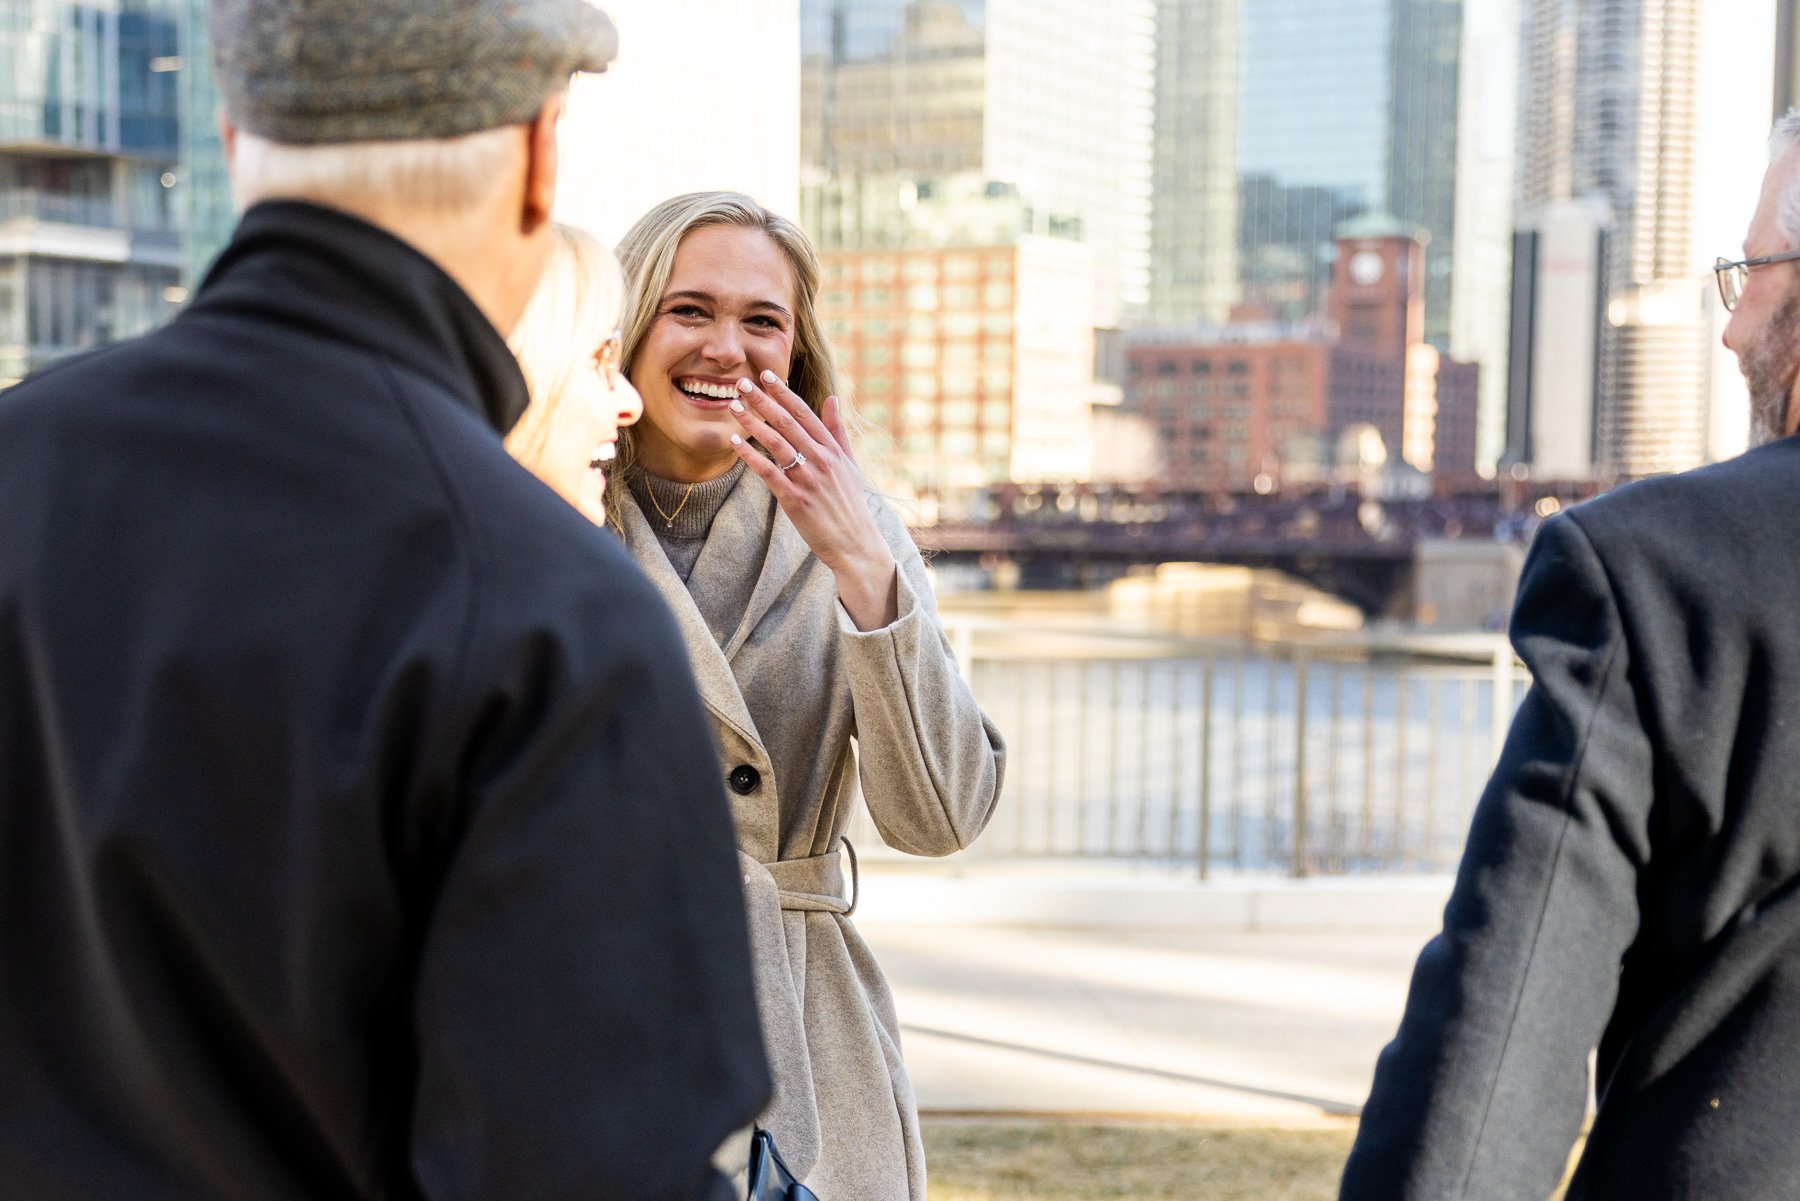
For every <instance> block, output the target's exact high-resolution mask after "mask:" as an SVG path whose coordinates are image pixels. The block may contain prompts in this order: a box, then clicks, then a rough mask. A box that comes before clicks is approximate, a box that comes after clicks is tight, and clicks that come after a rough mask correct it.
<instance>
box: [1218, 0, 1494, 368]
mask: <svg viewBox="0 0 1800 1201" xmlns="http://www.w3.org/2000/svg"><path fill="white" fill-rule="evenodd" d="M1240 19H1241V22H1242V38H1243V61H1242V91H1241V96H1240V101H1239V110H1238V137H1237V160H1238V171H1239V174H1240V180H1241V196H1240V206H1241V213H1240V218H1239V231H1240V233H1239V255H1240V272H1241V279H1242V289H1243V298H1244V300H1246V301H1247V302H1249V303H1251V304H1255V305H1259V306H1266V307H1268V308H1270V309H1273V310H1274V312H1275V314H1276V315H1277V316H1279V317H1282V318H1284V319H1288V320H1299V319H1304V318H1306V317H1310V316H1312V315H1313V314H1315V313H1318V312H1320V311H1321V310H1322V308H1323V298H1324V288H1325V284H1326V282H1327V280H1328V278H1329V276H1330V256H1331V245H1332V237H1333V234H1334V231H1335V230H1336V229H1337V227H1338V226H1339V225H1341V224H1343V223H1344V222H1346V221H1348V220H1350V219H1352V218H1355V217H1359V216H1365V215H1386V216H1392V217H1396V218H1399V219H1400V220H1401V221H1402V222H1404V223H1406V224H1407V225H1409V226H1411V227H1414V228H1416V229H1419V230H1422V231H1423V232H1424V233H1425V234H1427V235H1428V236H1429V239H1430V244H1429V246H1428V248H1427V250H1426V262H1427V264H1428V267H1427V277H1426V285H1425V296H1426V300H1425V335H1426V338H1427V340H1429V341H1431V342H1432V343H1434V344H1435V345H1437V346H1439V347H1440V348H1442V347H1447V346H1448V344H1449V338H1450V327H1451V322H1450V278H1451V273H1452V271H1453V268H1454V254H1453V246H1454V241H1455V239H1454V225H1455V213H1454V206H1455V176H1456V142H1457V115H1458V110H1457V83H1458V79H1457V63H1458V56H1459V52H1460V49H1461V45H1460V42H1461V37H1462V0H1254V3H1246V4H1244V5H1243V7H1242V10H1241V17H1240Z"/></svg>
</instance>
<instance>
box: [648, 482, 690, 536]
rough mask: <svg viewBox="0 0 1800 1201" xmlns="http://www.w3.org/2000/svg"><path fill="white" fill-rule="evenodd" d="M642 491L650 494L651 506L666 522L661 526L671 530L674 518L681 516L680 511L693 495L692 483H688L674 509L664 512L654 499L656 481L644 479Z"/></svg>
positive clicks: (685, 506) (673, 525) (673, 526)
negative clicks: (671, 511) (670, 511)
mask: <svg viewBox="0 0 1800 1201" xmlns="http://www.w3.org/2000/svg"><path fill="white" fill-rule="evenodd" d="M644 491H645V492H648V493H649V494H650V506H651V508H653V509H655V510H656V512H657V515H658V516H660V517H661V518H662V519H663V521H664V522H666V523H667V524H666V525H664V526H663V528H664V529H669V530H672V529H674V528H675V519H676V518H677V517H679V516H681V511H682V510H683V509H685V508H687V503H688V498H689V497H691V496H693V495H694V485H692V484H689V485H688V486H687V491H686V492H683V493H682V494H681V503H680V504H678V505H676V506H675V511H674V512H673V513H664V512H663V507H662V505H661V504H660V503H658V501H657V499H656V481H654V480H645V481H644Z"/></svg>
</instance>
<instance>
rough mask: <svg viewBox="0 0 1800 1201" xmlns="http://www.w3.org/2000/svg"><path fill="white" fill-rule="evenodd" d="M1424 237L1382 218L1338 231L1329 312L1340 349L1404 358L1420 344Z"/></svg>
mask: <svg viewBox="0 0 1800 1201" xmlns="http://www.w3.org/2000/svg"><path fill="white" fill-rule="evenodd" d="M1425 236H1426V235H1425V234H1424V233H1423V231H1414V230H1412V229H1410V228H1408V227H1406V226H1404V225H1402V224H1400V223H1399V222H1398V221H1395V220H1393V219H1392V218H1381V217H1373V218H1363V219H1361V220H1357V221H1353V222H1349V223H1346V224H1345V225H1344V226H1343V227H1342V228H1341V229H1340V230H1339V232H1338V239H1337V262H1336V263H1335V264H1334V265H1333V266H1332V269H1331V297H1330V302H1329V305H1328V307H1327V315H1328V316H1329V317H1330V318H1331V321H1332V323H1333V324H1334V325H1336V326H1337V334H1338V345H1340V346H1344V347H1353V348H1355V349H1358V350H1367V351H1373V352H1375V353H1378V354H1386V355H1392V356H1394V357H1395V358H1404V357H1405V356H1406V353H1407V350H1408V348H1409V347H1412V346H1415V345H1417V344H1418V343H1420V342H1422V341H1423V340H1424V336H1425Z"/></svg>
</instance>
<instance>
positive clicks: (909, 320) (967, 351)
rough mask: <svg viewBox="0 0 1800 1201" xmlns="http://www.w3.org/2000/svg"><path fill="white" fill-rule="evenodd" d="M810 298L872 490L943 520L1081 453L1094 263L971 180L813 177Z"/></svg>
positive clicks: (1008, 199)
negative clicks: (857, 419)
mask: <svg viewBox="0 0 1800 1201" xmlns="http://www.w3.org/2000/svg"><path fill="white" fill-rule="evenodd" d="M802 208H803V211H804V213H805V214H806V219H807V221H808V223H809V224H810V225H812V226H814V227H816V228H818V229H820V230H822V231H823V232H822V234H821V236H820V239H819V240H820V245H821V258H822V259H823V265H824V277H825V282H824V286H823V289H822V293H821V297H820V305H821V311H822V313H823V314H824V317H825V320H826V328H827V333H828V335H829V336H830V337H831V340H832V344H833V346H834V347H835V348H836V349H837V351H838V356H839V363H840V366H841V368H842V369H843V372H844V374H845V376H846V378H847V380H848V384H849V387H850V390H851V394H852V396H853V398H854V403H855V405H856V409H857V412H858V413H859V414H860V415H861V417H862V418H863V419H864V420H866V421H868V422H869V423H871V424H872V425H874V426H876V427H878V428H879V429H880V430H882V431H884V432H885V433H886V434H887V436H888V438H887V441H886V444H885V445H884V446H883V447H881V448H879V449H878V452H877V453H876V454H874V455H873V456H871V457H870V463H869V466H870V469H871V471H872V473H874V474H877V475H878V476H879V477H880V478H881V481H882V483H883V486H884V487H887V488H890V489H892V490H894V491H896V492H898V493H900V494H901V495H904V496H907V497H911V498H917V499H920V500H923V501H926V502H928V503H929V505H930V506H931V507H932V509H933V511H934V512H935V513H936V514H938V515H948V514H954V513H956V512H958V511H959V510H960V507H961V506H965V505H967V504H968V503H969V502H970V501H971V499H972V498H973V496H974V494H975V493H976V492H978V491H979V490H981V489H984V488H990V487H992V486H995V485H999V484H1004V483H1007V482H1020V483H1036V482H1040V481H1057V480H1084V479H1087V478H1088V477H1089V475H1090V473H1091V469H1092V463H1093V434H1092V430H1093V426H1092V417H1091V413H1092V406H1091V403H1090V402H1091V399H1092V382H1093V355H1094V350H1093V321H1092V317H1091V312H1092V309H1091V306H1092V303H1093V260H1092V251H1091V250H1090V248H1089V247H1088V246H1086V245H1085V244H1084V243H1082V242H1080V241H1079V240H1076V239H1075V238H1073V237H1071V236H1068V235H1067V234H1066V233H1065V234H1064V235H1062V236H1052V235H1050V234H1049V233H1048V232H1040V231H1039V230H1038V229H1036V228H1035V223H1038V222H1041V220H1042V217H1041V215H1040V214H1036V213H1028V212H1027V209H1026V206H1025V205H1024V204H1023V202H1022V201H1021V200H1020V198H1019V197H1018V196H1017V195H1016V193H1011V192H1009V191H1006V190H1004V189H990V188H989V187H988V186H987V185H986V184H985V183H984V182H983V181H982V180H981V177H980V176H979V175H964V176H953V177H949V178H947V179H943V180H938V181H935V182H934V183H930V184H929V185H928V184H921V183H920V182H918V181H915V180H913V179H912V178H911V177H910V176H891V175H890V176H884V177H869V178H866V179H864V180H861V181H856V182H854V183H840V184H837V185H830V186H827V185H815V186H814V187H812V188H809V189H808V190H807V193H806V196H805V198H804V199H803V202H802Z"/></svg>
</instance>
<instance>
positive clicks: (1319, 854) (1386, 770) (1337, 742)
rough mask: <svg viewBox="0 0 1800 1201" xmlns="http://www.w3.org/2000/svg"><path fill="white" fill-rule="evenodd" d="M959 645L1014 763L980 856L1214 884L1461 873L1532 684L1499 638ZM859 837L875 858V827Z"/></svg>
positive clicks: (862, 822) (855, 833) (862, 824)
mask: <svg viewBox="0 0 1800 1201" xmlns="http://www.w3.org/2000/svg"><path fill="white" fill-rule="evenodd" d="M952 636H953V639H954V640H955V641H956V642H957V643H958V653H959V658H960V659H961V661H962V662H963V664H964V671H965V674H966V675H967V677H968V678H969V680H970V682H971V685H972V687H973V688H974V691H975V695H976V697H977V699H978V700H979V701H980V702H981V705H982V707H983V709H984V710H985V711H986V712H987V713H988V715H989V716H990V717H992V718H993V719H994V721H995V722H996V723H997V724H998V725H999V726H1000V729H1001V731H1002V732H1003V733H1004V734H1005V736H1006V740H1007V750H1008V754H1007V778H1006V786H1005V792H1004V796H1003V798H1002V801H1001V806H1000V808H999V810H998V811H997V812H996V814H995V816H994V818H993V821H992V822H991V823H990V825H989V827H988V829H987V831H986V833H985V834H984V835H983V836H982V838H981V839H980V840H979V841H978V842H977V843H976V845H975V847H973V848H972V849H971V850H970V852H968V853H969V854H971V855H975V856H982V857H987V858H1040V857H1068V856H1092V857H1113V858H1129V859H1139V860H1153V861H1160V862H1162V863H1165V864H1182V865H1187V866H1189V867H1191V868H1192V869H1193V870H1194V871H1196V872H1197V873H1199V874H1200V875H1201V876H1203V877H1204V876H1205V875H1207V874H1208V873H1211V872H1214V871H1218V870H1229V871H1242V872H1283V873H1287V874H1291V875H1294V876H1307V875H1314V874H1339V873H1355V872H1424V871H1446V870H1449V869H1451V868H1453V867H1454V866H1455V864H1456V861H1457V859H1458V858H1459V857H1460V855H1461V851H1462V844H1463V839H1464V835H1465V833H1466V831H1467V827H1468V822H1469V814H1470V810H1471V808H1472V806H1473V804H1474V801H1475V799H1476V797H1477V796H1478V794H1479V792H1480V789H1481V787H1482V784H1483V782H1484V781H1485V779H1486V777H1487V774H1488V772H1489V771H1490V770H1491V768H1492V766H1493V763H1494V761H1495V760H1496V759H1497V757H1498V754H1499V750H1500V745H1501V742H1502V741H1503V739H1504V737H1505V733H1506V729H1507V727H1508V725H1509V724H1510V722H1511V719H1512V715H1513V712H1514V710H1515V709H1516V708H1517V706H1518V704H1519V702H1520V700H1521V699H1522V698H1523V695H1524V690H1525V688H1526V686H1527V684H1528V680H1527V678H1526V675H1525V672H1524V670H1523V668H1522V667H1520V666H1519V665H1518V663H1517V661H1516V660H1515V658H1514V657H1513V653H1512V650H1511V648H1510V647H1509V646H1508V645H1507V644H1506V643H1505V641H1504V639H1501V638H1499V637H1497V636H1495V637H1480V638H1475V639H1463V640H1457V642H1456V643H1455V644H1453V645H1449V646H1446V645H1445V644H1444V643H1443V642H1441V641H1433V640H1428V639H1414V640H1409V641H1406V642H1401V643H1391V644H1384V645H1379V646H1378V645H1372V644H1360V645H1343V644H1338V645H1325V644H1303V643H1284V644H1260V645H1259V644H1243V643H1224V642H1189V643H1184V644H1182V645H1181V646H1180V647H1179V649H1172V648H1170V646H1169V645H1168V644H1167V643H1166V642H1163V643H1147V642H1146V643H1138V644H1135V645H1133V644H1131V643H1130V640H1121V642H1120V645H1119V646H1118V647H1117V648H1116V649H1109V648H1107V647H1099V648H1097V651H1096V648H1094V647H1093V646H1091V645H1087V646H1082V647H1080V648H1078V649H1072V650H1071V649H1067V648H1065V649H1058V647H1057V646H1056V643H1055V635H1053V634H1047V635H1045V637H1044V638H1042V639H1036V638H1032V639H1027V638H1022V637H1020V636H1018V635H1017V633H1016V632H1015V634H1014V636H1013V637H1011V638H1009V639H1007V640H1006V642H1007V643H1008V644H1009V645H1008V646H1006V647H999V648H993V647H983V646H982V645H981V639H980V638H979V637H976V636H973V635H972V634H971V631H970V630H969V629H968V628H966V627H956V626H952ZM1088 641H1089V642H1091V640H1088ZM1025 643H1035V644H1036V645H1035V646H1034V647H1033V649H1029V650H1027V649H1021V645H1022V644H1025ZM850 836H851V838H852V840H857V839H859V838H860V839H861V842H862V844H863V845H869V846H874V845H877V837H878V836H877V835H876V833H875V831H874V829H873V826H872V823H871V822H870V820H869V818H868V817H867V815H866V814H865V815H863V816H861V817H860V818H859V819H858V827H857V828H855V829H853V830H852V832H851V835H850Z"/></svg>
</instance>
